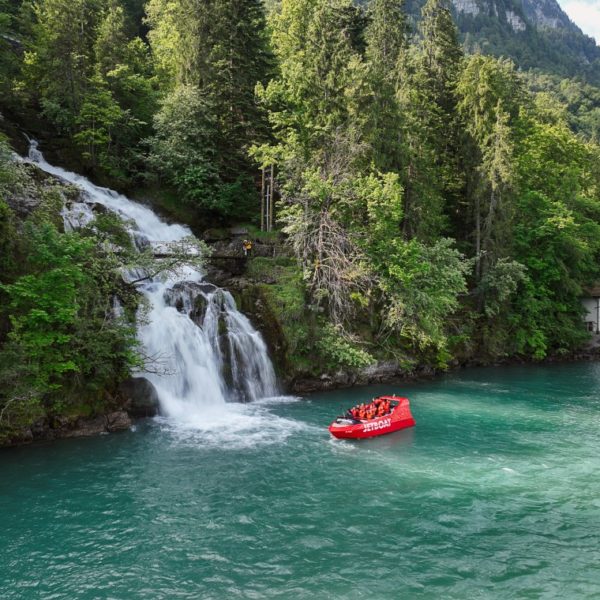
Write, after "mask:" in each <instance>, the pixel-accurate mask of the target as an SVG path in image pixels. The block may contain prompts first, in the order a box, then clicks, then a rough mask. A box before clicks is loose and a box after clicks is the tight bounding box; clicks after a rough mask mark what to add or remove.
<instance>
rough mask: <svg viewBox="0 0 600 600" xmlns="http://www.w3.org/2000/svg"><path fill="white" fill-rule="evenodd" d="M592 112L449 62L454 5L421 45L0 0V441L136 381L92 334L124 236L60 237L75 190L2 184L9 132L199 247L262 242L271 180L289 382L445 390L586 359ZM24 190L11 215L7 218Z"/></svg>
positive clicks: (566, 86)
mask: <svg viewBox="0 0 600 600" xmlns="http://www.w3.org/2000/svg"><path fill="white" fill-rule="evenodd" d="M598 98H599V96H598V90H597V88H594V87H593V86H591V85H589V84H586V83H583V82H575V81H568V80H560V78H557V77H556V76H555V75H547V76H545V75H543V74H540V73H539V72H538V73H525V72H522V71H521V70H520V69H518V68H517V66H516V65H515V64H514V63H513V62H512V61H511V60H509V59H506V58H502V57H494V56H487V55H484V54H481V53H478V52H476V53H472V54H465V52H464V50H463V47H462V45H461V43H460V41H459V32H458V30H457V27H456V24H455V22H454V20H453V17H452V14H451V11H450V8H449V6H448V3H447V2H446V0H427V2H426V3H425V5H424V6H423V8H422V15H421V18H420V20H419V21H418V22H417V24H416V25H413V24H412V21H411V20H410V19H409V18H408V16H407V13H406V12H405V8H404V5H403V1H402V0H371V2H369V3H367V4H366V5H357V4H355V3H354V2H352V1H351V0H282V1H281V2H280V3H279V2H278V3H273V4H272V5H271V4H270V5H269V6H265V5H264V4H263V3H262V2H261V1H260V0H178V1H174V0H148V2H145V3H143V2H141V1H140V0H23V1H22V2H13V1H10V0H0V114H1V115H2V118H1V119H0V129H2V130H4V131H5V132H6V136H4V137H3V138H2V140H1V143H0V250H1V253H0V411H1V412H0V428H1V427H2V426H3V420H4V421H6V419H7V418H8V417H9V416H11V415H12V419H13V423H15V422H18V421H19V419H31V418H32V415H36V414H38V413H39V411H40V410H42V408H41V407H46V408H45V409H47V407H48V406H52V407H54V409H55V410H57V411H58V410H59V408H57V407H60V410H62V409H63V405H68V406H67V408H65V410H68V409H69V406H70V404H69V403H70V402H71V404H72V402H74V401H71V400H69V398H71V397H75V396H76V397H77V398H79V400H78V401H77V402H78V403H79V404H81V402H84V403H89V404H90V405H92V406H95V405H94V402H96V403H100V404H102V403H103V402H106V401H107V400H106V394H107V393H109V395H110V394H114V390H115V389H116V385H117V384H118V382H119V381H120V380H121V379H123V378H124V377H125V376H126V375H127V374H128V373H129V372H130V371H131V369H132V368H134V367H135V366H136V365H138V364H139V363H140V360H141V357H140V354H139V349H138V348H137V345H136V340H135V330H134V327H133V325H132V323H131V322H125V321H123V322H120V321H119V322H110V323H109V322H108V321H107V319H106V315H107V314H108V312H109V310H110V306H111V298H112V297H113V296H114V294H115V290H118V289H120V288H122V287H123V285H124V284H123V283H122V281H120V280H119V278H118V268H119V266H122V264H121V263H120V262H119V261H120V260H121V259H118V258H116V257H115V256H114V255H112V254H111V253H110V252H107V251H106V244H105V245H103V244H102V241H103V240H106V239H110V240H113V241H114V240H115V239H119V238H122V237H123V232H122V231H121V230H120V229H119V226H118V224H116V223H114V222H111V220H110V219H109V218H108V217H107V218H106V219H105V220H104V222H103V223H100V224H98V227H95V228H93V229H90V230H87V231H81V232H65V231H64V230H63V229H62V227H61V223H60V220H59V219H57V215H58V213H59V211H60V208H59V206H58V205H59V204H60V198H61V197H64V196H65V194H66V195H68V194H69V193H73V191H72V190H69V189H68V188H65V189H62V188H60V186H53V185H50V184H47V183H46V184H40V182H39V181H36V175H35V173H34V172H33V171H32V170H31V169H27V168H26V167H25V166H23V165H20V164H18V163H15V162H14V160H13V157H12V153H11V144H12V145H13V146H14V144H15V143H16V142H15V139H16V136H15V134H14V132H15V131H17V130H24V131H28V132H30V133H32V134H36V135H40V136H41V137H44V136H45V137H46V138H48V139H52V140H53V143H54V144H62V145H63V146H64V147H66V148H69V149H70V150H69V151H68V152H66V151H65V152H64V153H63V154H62V156H66V157H67V160H68V161H69V163H70V164H69V166H70V167H71V168H74V169H75V170H78V171H80V172H83V173H85V174H87V175H88V176H91V177H92V178H94V179H95V180H97V181H99V182H101V183H103V184H109V185H110V186H111V187H115V188H118V189H121V190H134V189H141V190H144V189H152V190H155V191H156V190H159V192H160V194H163V195H165V196H166V197H168V198H169V202H170V203H171V204H172V205H173V204H174V205H176V207H177V210H178V211H179V212H180V214H185V215H188V218H189V221H190V222H192V221H198V222H201V223H204V224H206V225H207V226H208V225H211V226H214V225H215V224H216V225H228V224H232V223H249V224H254V225H257V224H258V222H259V207H260V197H259V191H260V170H261V168H264V167H270V166H271V165H273V166H274V170H275V175H276V193H277V196H276V217H277V227H278V230H279V235H280V236H281V239H282V240H283V244H284V247H285V252H286V253H287V257H284V258H285V259H284V258H280V259H279V262H278V263H269V262H265V260H262V262H261V260H259V259H258V258H257V259H254V260H253V261H250V263H251V264H250V265H249V271H250V273H252V272H253V271H254V272H255V273H258V272H259V271H261V269H262V270H263V271H264V269H267V270H270V271H271V272H272V273H274V274H275V275H276V276H277V280H276V281H275V282H274V283H272V285H271V286H270V287H268V291H267V293H268V294H270V297H271V299H272V304H273V310H274V311H275V313H276V315H277V316H278V318H279V320H280V321H281V327H282V332H283V334H284V335H287V336H288V337H289V339H288V347H289V352H290V355H291V356H290V364H291V365H294V364H295V365H303V368H308V369H313V370H315V369H316V370H318V369H323V368H324V367H323V365H327V368H328V369H330V370H335V369H338V368H350V369H353V368H360V367H363V366H366V365H369V364H372V363H374V362H375V361H377V360H381V359H393V360H396V361H399V362H400V363H401V364H404V365H406V368H407V370H410V369H411V368H414V367H415V366H416V365H421V364H427V365H431V366H433V367H435V368H440V369H444V368H447V367H448V366H449V365H454V364H459V363H464V362H469V361H473V360H477V361H479V362H493V361H497V360H501V359H505V358H510V357H513V358H514V357H519V358H522V359H533V360H541V359H544V358H546V357H549V356H568V355H570V354H571V353H573V352H574V351H576V350H578V349H579V348H581V347H582V346H583V345H585V343H586V342H587V340H588V334H587V332H586V331H585V328H584V324H583V321H582V308H581V301H580V298H581V296H582V294H583V293H584V289H585V288H586V287H587V286H590V285H592V284H593V283H594V282H595V281H596V280H597V279H599V278H600V268H599V267H600V262H599V259H600V147H599V146H598V140H599V138H598V135H599V134H598V131H599V129H598V128H599V125H598V124H599V121H598V118H599V117H598V115H599V110H600V109H599V107H598V102H599V100H598ZM40 185H41V186H42V187H43V188H44V192H43V196H44V197H43V198H42V201H41V202H40V203H39V206H38V207H37V208H36V209H35V211H33V212H32V213H31V214H29V215H28V216H27V217H26V218H22V217H21V216H19V215H18V214H17V212H16V211H15V210H14V207H13V208H11V203H10V199H11V198H12V197H14V196H18V195H19V194H21V195H22V194H23V193H25V192H26V191H27V190H31V189H39V187H40ZM36 186H37V187H36ZM57 203H58V204H57ZM121 262H122V261H121ZM122 293H123V294H125V292H122ZM134 310H135V302H134V301H133V300H132V305H131V312H132V314H133V311H134ZM307 364H310V366H309V367H305V366H306V365H307ZM84 389H85V390H87V391H86V392H85V394H84V393H83V392H82V390H84ZM81 398H84V400H81ZM111 398H112V396H111ZM90 410H92V409H90Z"/></svg>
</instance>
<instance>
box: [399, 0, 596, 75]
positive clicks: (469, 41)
mask: <svg viewBox="0 0 600 600" xmlns="http://www.w3.org/2000/svg"><path fill="white" fill-rule="evenodd" d="M424 3H425V0H408V2H407V10H408V12H409V13H410V14H411V15H412V17H413V19H414V20H415V21H416V20H418V18H419V15H420V9H421V7H422V6H423V4H424ZM452 4H453V7H454V13H455V17H456V22H457V24H458V27H459V29H460V31H461V34H462V36H463V41H464V43H465V47H466V49H467V51H468V52H477V51H480V52H483V53H485V54H493V55H495V56H508V57H510V58H513V59H514V60H515V61H516V62H517V64H518V65H519V66H520V67H521V68H523V69H540V70H543V71H546V72H548V73H553V74H556V75H560V76H562V77H579V78H582V79H584V80H586V81H588V82H590V83H593V84H600V47H599V46H597V45H596V43H595V41H594V40H593V39H592V38H591V37H589V36H587V35H585V34H584V33H583V32H582V31H581V29H579V27H577V25H575V24H574V23H573V22H572V21H571V20H570V19H569V17H568V16H567V15H566V14H565V12H564V11H563V10H562V9H561V7H560V5H559V4H558V2H557V0H452Z"/></svg>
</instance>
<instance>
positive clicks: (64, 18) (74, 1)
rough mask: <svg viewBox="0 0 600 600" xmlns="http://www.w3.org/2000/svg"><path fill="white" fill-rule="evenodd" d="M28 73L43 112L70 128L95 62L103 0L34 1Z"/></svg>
mask: <svg viewBox="0 0 600 600" xmlns="http://www.w3.org/2000/svg"><path fill="white" fill-rule="evenodd" d="M34 7H35V15H36V19H37V22H36V24H35V26H34V40H33V42H32V53H31V54H30V56H29V58H28V65H29V70H28V74H29V77H30V81H31V83H32V89H38V90H39V93H40V95H41V101H42V105H43V107H44V112H45V113H46V115H47V116H48V117H49V118H50V119H51V120H52V121H54V122H55V123H56V124H58V125H60V126H64V127H67V128H69V127H70V126H71V124H72V122H73V119H74V116H75V115H76V114H77V113H78V111H79V109H80V108H81V105H82V102H83V98H84V96H85V93H86V90H87V87H88V78H89V77H90V76H91V74H92V71H93V65H94V52H93V47H94V41H95V40H94V34H95V31H96V26H97V24H98V20H99V17H100V14H101V8H102V0H42V1H41V2H39V3H38V4H35V5H34Z"/></svg>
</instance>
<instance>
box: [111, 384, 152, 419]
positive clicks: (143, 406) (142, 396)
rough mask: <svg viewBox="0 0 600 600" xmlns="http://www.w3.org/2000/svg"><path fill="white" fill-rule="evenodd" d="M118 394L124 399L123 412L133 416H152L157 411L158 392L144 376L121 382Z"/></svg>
mask: <svg viewBox="0 0 600 600" xmlns="http://www.w3.org/2000/svg"><path fill="white" fill-rule="evenodd" d="M119 395H120V396H121V397H122V398H123V400H124V401H125V402H124V408H125V410H126V411H127V412H126V413H125V414H128V415H129V416H131V417H133V418H136V419H137V418H142V417H154V416H155V415H157V414H158V412H159V409H160V403H159V400H158V393H157V392H156V388H155V387H154V385H152V383H151V382H150V381H148V380H147V379H146V378H145V377H131V378H130V379H127V380H125V381H124V382H122V383H121V385H120V386H119Z"/></svg>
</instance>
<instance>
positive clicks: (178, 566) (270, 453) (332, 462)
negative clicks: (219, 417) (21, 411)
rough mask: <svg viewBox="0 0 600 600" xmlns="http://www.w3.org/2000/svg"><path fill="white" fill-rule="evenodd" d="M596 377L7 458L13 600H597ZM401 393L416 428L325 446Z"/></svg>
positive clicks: (337, 407)
mask: <svg viewBox="0 0 600 600" xmlns="http://www.w3.org/2000/svg"><path fill="white" fill-rule="evenodd" d="M599 390H600V365H598V364H572V365H552V366H548V367H522V368H521V367H511V368H501V369H500V368H499V369H474V370H469V371H463V372H461V373H458V374H452V375H449V376H446V377H443V378H440V379H437V380H435V381H429V382H421V383H416V384H410V385H403V386H399V385H396V386H377V387H371V388H356V389H353V390H345V391H339V392H334V393H321V394H316V395H313V396H311V397H310V398H308V399H305V400H302V401H287V402H273V403H270V404H269V403H265V404H261V405H256V406H252V407H247V408H245V409H244V411H245V412H242V413H238V414H237V416H236V417H235V419H234V420H233V423H232V424H231V425H230V426H225V425H221V426H219V427H216V428H213V429H209V430H206V431H199V430H193V429H186V428H184V427H181V426H176V425H174V424H173V423H169V422H168V421H164V420H160V419H159V420H148V421H145V422H141V423H139V424H138V425H137V427H136V429H135V431H132V432H125V433H121V434H113V435H108V436H101V437H97V438H91V439H79V440H65V441H60V442H55V443H51V444H44V445H38V446H32V447H24V448H18V449H9V450H4V451H2V452H0V548H1V554H0V597H1V598H2V599H3V600H13V599H21V598H23V599H29V598H32V599H33V598H45V599H46V598H47V599H63V598H64V599H69V600H71V599H78V600H79V599H84V600H86V599H109V598H111V599H119V600H126V599H129V598H135V599H138V598H140V599H142V598H143V599H162V598H164V599H178V598H185V599H188V598H189V599H208V598H215V599H217V598H218V599H224V598H261V599H262V598H294V599H302V598H311V599H312V600H318V599H321V598H344V599H346V598H349V599H352V598H377V599H379V598H381V599H385V598H410V599H412V598H431V599H442V598H443V599H448V598H465V599H467V598H468V599H474V598H494V599H496V598H532V599H533V598H536V599H537V598H561V599H565V598H566V599H578V598H599V597H600V566H599V565H600V477H598V474H597V471H598V469H599V467H600V427H599V426H600V394H599ZM382 392H398V393H401V392H402V393H406V394H407V395H408V396H409V397H410V398H411V401H412V408H413V414H414V416H415V418H416V420H417V426H416V428H414V429H412V430H406V431H402V432H398V433H396V434H392V435H390V436H385V437H381V438H379V439H375V440H367V441H363V442H344V441H337V440H333V439H331V438H330V436H329V433H328V432H327V430H326V425H327V424H328V423H329V421H330V420H331V418H332V417H333V416H335V415H336V414H337V413H338V412H340V411H341V410H342V409H343V408H344V407H346V406H347V405H349V404H352V403H354V402H356V401H358V400H359V399H365V398H370V397H371V396H373V395H374V394H376V393H382Z"/></svg>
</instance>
